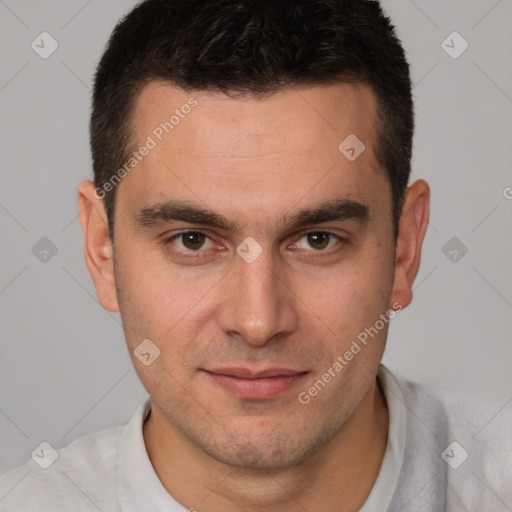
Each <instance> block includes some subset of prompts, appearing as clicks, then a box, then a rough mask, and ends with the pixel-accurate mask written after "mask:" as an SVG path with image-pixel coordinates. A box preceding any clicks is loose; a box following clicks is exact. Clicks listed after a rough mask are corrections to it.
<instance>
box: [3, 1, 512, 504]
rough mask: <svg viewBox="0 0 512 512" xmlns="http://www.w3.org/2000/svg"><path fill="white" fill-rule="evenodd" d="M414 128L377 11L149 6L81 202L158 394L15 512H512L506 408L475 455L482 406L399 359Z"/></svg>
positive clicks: (415, 257)
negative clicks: (413, 375) (389, 350)
mask: <svg viewBox="0 0 512 512" xmlns="http://www.w3.org/2000/svg"><path fill="white" fill-rule="evenodd" d="M413 127H414V122H413V104H412V98H411V83H410V78H409V68H408V64H407V62H406V60H405V56H404V52H403V50H402V47H401V45H400V42H399V41H398V39H397V38H396V35H395V33H394V29H393V27H392V25H391V24H390V21H389V20H388V19H387V18H386V17H385V15H384V14H383V12H382V11H381V8H380V6H379V4H378V3H377V2H373V1H357V2H355V1H344V0H307V1H306V0H294V1H287V2H283V1H279V0H260V1H255V0H230V1H227V0H147V1H146V2H143V3H142V4H140V5H139V6H138V7H136V8H135V9H134V10H133V11H132V12H131V13H130V14H129V15H128V16H127V17H126V18H125V19H123V20H122V22H121V23H120V24H119V25H118V26H117V27H116V29H115V30H114V32H113V34H112V37H111V39H110V41H109V44H108V47H107V49H106V51H105V53H104V55H103V57H102V59H101V62H100V64H99V67H98V71H97V74H96V79H95V86H94V97H93V111H92V116H91V148H92V155H93V163H94V182H92V181H85V182H83V183H82V184H81V185H80V187H79V191H78V197H79V206H80V221H81V225H82V229H83V233H84V253H85V260H86V263H87V266H88V268H89V271H90V273H91V276H92V279H93V281H94V284H95V287H96V291H97V295H98V298H99V300H100V302H101V304H102V305H103V306H104V307H105V308H106V309H107V310H109V311H119V312H120V314H121V317H122V322H123V328H124V332H125V337H126V341H127V344H128V348H129V352H130V356H131V358H132V361H133V364H134V367H135V370H136V371H137V374H138V375H139V378H140V379H141V382H142V383H143V385H144V386H145V388H146V389H147V391H148V393H149V395H150V398H149V399H148V400H147V401H145V402H144V403H143V404H141V405H140V407H139V408H138V410H137V411H136V412H135V414H134V416H133V417H132V419H131V421H130V423H129V424H128V425H127V426H125V427H117V428H110V429H107V430H105V431H103V432H99V433H96V434H92V435H89V436H86V437H84V438H81V439H78V440H77V441H75V442H73V443H72V444H71V445H69V446H68V447H66V448H63V449H61V450H60V451H59V457H58V459H57V460H56V461H55V462H54V463H53V464H51V465H50V466H49V467H48V468H46V469H42V468H40V467H38V466H37V465H36V464H35V463H34V462H33V461H30V462H29V463H28V464H27V465H26V466H24V467H22V468H18V469H17V470H14V471H12V472H10V473H8V474H6V475H4V476H3V478H2V480H1V481H0V482H1V483H0V490H1V495H2V496H4V498H3V499H2V500H1V501H0V510H5V511H11V510H13V511H14V510H30V511H32V510H38V511H39V510H41V511H43V510H44V511H46V510H72V511H77V510H102V511H118V510H122V511H144V510H147V511H178V510H187V509H188V510H197V511H199V512H201V511H209V512H217V511H234V510H237V511H239V510H247V511H317V510H322V511H326V512H330V511H340V510H343V511H356V510H363V511H366V512H374V511H380V510H390V511H399V510H404V511H407V510H410V511H412V510H414V511H422V512H424V511H441V510H450V511H452V510H473V511H484V510H485V511H487V510H507V509H508V510H510V509H511V508H510V507H512V498H511V486H512V479H511V464H510V460H511V459H512V453H511V446H512V444H511V441H510V436H509V434H510V423H509V422H510V419H509V418H507V417H506V413H505V412H503V413H502V414H501V415H498V416H496V418H495V419H494V421H493V422H491V423H490V424H489V425H488V426H486V428H485V429H484V430H483V431H482V432H481V433H478V434H479V435H475V436H473V438H471V436H472V435H473V434H474V433H475V432H476V430H475V426H476V425H478V422H479V421H481V420H482V417H479V415H480V414H482V413H481V412H480V411H479V410H478V409H476V408H474V406H473V405H467V404H466V403H465V402H463V401H461V399H459V398H458V397H444V396H439V397H435V396H431V395H430V394H429V393H428V392H427V391H425V390H423V389H421V388H419V387H417V386H414V385H412V384H410V383H408V382H405V381H403V380H402V379H399V378H396V377H395V376H393V375H392V373H391V372H390V371H389V370H388V369H386V368H385V367H384V366H382V365H381V364H380V361H381V358H382V355H383V351H384V347H385V342H386V337H387V333H388V328H389V323H390V320H391V319H392V318H393V317H394V316H395V314H396V312H397V311H400V310H401V309H403V308H405V307H406V306H407V305H408V304H409V303H410V302H411V300H412V285H413V282H414V279H415V277H416V275H417V272H418V269H419V265H420V256H421V248H422V243H423V239H424V236H425V232H426V229H427V224H428V218H429V195H430V193H429V187H428V185H427V183H426V182H425V181H423V180H419V181H416V182H415V183H412V184H410V185H409V186H408V180H409V174H410V160H411V148H412V136H413ZM486 412H488V411H486ZM472 429H473V430H472ZM507 429H508V432H507ZM500 507H501V508H500Z"/></svg>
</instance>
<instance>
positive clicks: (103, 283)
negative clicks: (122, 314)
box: [78, 180, 119, 312]
mask: <svg viewBox="0 0 512 512" xmlns="http://www.w3.org/2000/svg"><path fill="white" fill-rule="evenodd" d="M78 206H79V212H80V213H79V215H80V224H81V225H82V232H83V239H84V257H85V263H86V264H87V268H88V269H89V273H90V274H91V277H92V280H93V281H94V286H95V287H96V294H97V296H98V300H99V301H100V304H101V305H102V306H103V307H104V308H105V309H108V310H109V311H113V312H117V311H119V305H118V302H117V293H116V285H115V278H114V259H113V247H112V243H111V241H110V237H109V234H108V222H107V214H106V211H105V204H104V202H103V199H102V198H100V196H99V195H98V194H97V193H96V189H95V186H94V183H93V182H92V181H89V180H86V181H83V182H82V183H80V186H79V187H78Z"/></svg>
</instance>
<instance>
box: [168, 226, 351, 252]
mask: <svg viewBox="0 0 512 512" xmlns="http://www.w3.org/2000/svg"><path fill="white" fill-rule="evenodd" d="M188 233H200V234H202V235H204V236H205V237H206V238H208V239H210V240H212V238H211V237H210V236H209V235H208V233H207V232H206V231H203V230H201V229H189V230H186V231H180V232H179V233H176V234H174V235H172V236H171V237H169V238H167V239H165V240H164V245H166V246H169V245H172V242H174V241H175V240H177V239H178V238H180V237H181V236H183V235H186V234H188ZM312 233H321V234H324V235H328V236H330V237H332V238H334V239H335V240H337V241H338V242H339V243H340V244H348V243H349V240H347V239H346V238H344V237H342V236H340V235H337V234H336V233H332V232H330V231H322V230H319V229H310V230H306V231H303V232H301V233H300V236H299V238H298V240H300V239H301V238H303V237H305V236H307V235H309V234H312ZM212 241H213V240H212ZM338 245H339V244H338ZM338 245H336V246H335V248H334V251H335V250H336V247H338ZM172 251H173V252H174V253H175V254H178V255H180V256H182V257H184V258H190V257H192V258H194V257H198V256H195V255H196V254H197V255H200V254H201V253H202V252H206V251H205V250H203V249H198V250H197V251H192V250H188V251H182V250H181V249H178V250H176V249H172ZM312 252H313V253H319V256H321V255H322V254H330V253H332V252H333V248H331V249H330V250H322V249H317V250H315V249H312ZM185 254H187V255H186V256H185Z"/></svg>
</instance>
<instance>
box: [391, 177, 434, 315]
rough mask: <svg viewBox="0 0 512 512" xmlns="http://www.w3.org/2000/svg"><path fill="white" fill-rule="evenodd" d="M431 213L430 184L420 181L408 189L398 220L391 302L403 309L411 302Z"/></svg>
mask: <svg viewBox="0 0 512 512" xmlns="http://www.w3.org/2000/svg"><path fill="white" fill-rule="evenodd" d="M429 216H430V187H429V185H428V183H427V182H426V181H424V180H418V181H416V182H414V183H413V184H412V185H410V186H409V187H408V188H407V191H406V196H405V202H404V207H403V210H402V215H401V216H400V222H399V230H398V238H397V244H396V254H395V278H394V282H393V291H392V294H391V304H395V303H398V304H400V305H401V308H400V309H402V308H405V307H406V306H408V305H409V304H410V303H411V301H412V285H413V283H414V279H415V278H416V275H417V274H418V270H419V267H420V259H421V248H422V245H423V240H424V238H425V233H426V231H427V226H428V220H429ZM390 307H391V306H390Z"/></svg>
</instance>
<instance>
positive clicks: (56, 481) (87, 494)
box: [0, 426, 124, 512]
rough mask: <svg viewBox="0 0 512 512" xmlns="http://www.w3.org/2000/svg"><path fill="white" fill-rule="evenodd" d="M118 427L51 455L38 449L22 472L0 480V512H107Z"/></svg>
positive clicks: (19, 469) (46, 447) (44, 448)
mask: <svg viewBox="0 0 512 512" xmlns="http://www.w3.org/2000/svg"><path fill="white" fill-rule="evenodd" d="M123 428H124V427H123V426H119V427H111V428H107V429H104V430H101V431H99V432H95V433H93V434H89V435H87V436H83V437H81V438H79V439H76V440H75V441H73V442H72V443H70V444H69V445H67V446H65V447H63V448H60V449H54V448H53V447H51V446H50V445H49V444H47V443H44V444H42V445H40V446H39V447H38V448H37V449H36V451H35V452H34V454H33V457H32V458H30V459H29V460H28V462H27V463H26V464H24V465H22V466H19V467H17V468H14V469H12V470H10V471H8V472H6V473H4V474H2V475H0V512H18V511H20V512H21V511H22V510H23V511H26V510H30V511H31V512H46V511H50V510H52V511H53V510H66V509H68V508H69V506H70V504H72V508H73V510H77V511H82V510H83V511H88V510H95V511H97V510H98V507H99V508H100V509H101V510H103V511H104V512H106V511H107V510H113V509H112V507H111V505H110V504H109V496H108V494H109V493H107V490H108V491H111V490H112V485H114V484H115V482H116V474H117V464H118V443H119V437H120V435H121V432H122V431H123Z"/></svg>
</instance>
